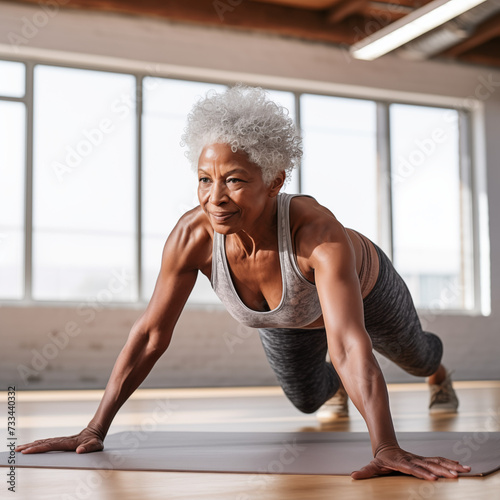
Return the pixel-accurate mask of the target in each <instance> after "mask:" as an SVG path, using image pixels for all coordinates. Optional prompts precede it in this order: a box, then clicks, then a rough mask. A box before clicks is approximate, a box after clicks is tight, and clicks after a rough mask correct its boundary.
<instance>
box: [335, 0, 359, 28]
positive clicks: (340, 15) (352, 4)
mask: <svg viewBox="0 0 500 500" xmlns="http://www.w3.org/2000/svg"><path fill="white" fill-rule="evenodd" d="M367 5H368V0H343V2H342V3H340V4H338V5H337V6H335V7H332V8H331V9H330V10H329V11H328V13H327V14H326V19H327V21H328V22H329V23H331V24H337V23H340V22H342V21H343V20H344V19H345V18H347V17H349V16H350V15H352V14H357V13H360V12H363V10H364V8H365V7H366V6H367Z"/></svg>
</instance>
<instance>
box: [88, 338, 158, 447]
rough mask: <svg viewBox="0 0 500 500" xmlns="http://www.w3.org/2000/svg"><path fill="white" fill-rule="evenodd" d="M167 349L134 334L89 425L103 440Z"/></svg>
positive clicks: (119, 358)
mask: <svg viewBox="0 0 500 500" xmlns="http://www.w3.org/2000/svg"><path fill="white" fill-rule="evenodd" d="M165 349H166V347H165V348H162V349H158V348H155V347H154V344H153V343H152V342H151V340H150V338H149V336H148V335H147V334H140V333H131V334H130V337H129V340H128V341H127V343H126V344H125V346H124V347H123V349H122V351H121V352H120V354H119V355H118V358H117V360H116V362H115V365H114V367H113V370H112V372H111V375H110V378H109V381H108V383H107V385H106V390H105V391H104V395H103V397H102V399H101V402H100V404H99V407H98V409H97V411H96V413H95V415H94V417H93V418H92V420H91V421H90V422H89V425H88V426H89V427H91V428H93V429H95V430H96V431H97V432H98V433H99V435H100V436H101V438H102V439H104V437H105V436H106V434H107V432H108V430H109V427H110V425H111V422H112V421H113V418H114V417H115V415H116V413H117V412H118V410H119V409H120V408H121V406H122V405H123V404H124V403H125V401H126V400H127V399H128V398H129V397H130V396H131V394H132V393H133V392H134V391H135V390H136V389H137V388H138V387H139V385H140V384H141V383H142V382H143V381H144V379H145V378H146V377H147V375H148V374H149V372H150V371H151V369H152V368H153V366H154V364H155V363H156V361H158V359H159V358H160V356H161V355H162V354H163V352H164V351H165Z"/></svg>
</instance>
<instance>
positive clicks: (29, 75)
mask: <svg viewBox="0 0 500 500" xmlns="http://www.w3.org/2000/svg"><path fill="white" fill-rule="evenodd" d="M34 66H35V65H34V64H33V63H32V62H27V63H26V167H25V168H26V179H25V198H24V202H25V205H24V206H25V208H24V210H25V213H24V231H25V232H24V235H25V237H24V300H26V301H32V300H33V293H32V290H33V286H32V283H33V280H32V277H33V147H34V145H33V106H34V97H33V73H34Z"/></svg>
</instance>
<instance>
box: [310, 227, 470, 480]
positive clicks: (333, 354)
mask: <svg viewBox="0 0 500 500" xmlns="http://www.w3.org/2000/svg"><path fill="white" fill-rule="evenodd" d="M325 236H327V237H325ZM332 236H333V237H328V235H322V239H321V243H319V244H317V245H315V246H314V248H310V254H309V255H310V258H309V262H310V264H311V267H312V268H313V269H314V276H315V281H316V287H317V290H318V295H319V299H320V303H321V308H322V311H323V318H324V321H325V328H326V333H327V339H328V352H329V354H330V359H331V360H332V363H333V365H334V367H335V369H336V371H337V373H338V375H339V377H340V379H341V380H342V383H343V384H344V387H345V389H346V391H347V393H348V394H349V396H350V398H351V400H352V402H353V403H354V405H355V406H356V408H357V409H358V410H359V412H360V413H361V415H362V416H363V418H364V420H365V422H366V425H367V427H368V432H369V434H370V439H371V444H372V451H373V456H374V459H373V460H372V461H371V462H370V463H369V464H368V465H367V466H365V467H363V468H362V469H360V470H359V471H355V472H353V473H352V477H353V478H354V479H365V478H369V477H373V476H376V475H381V474H388V473H390V472H392V471H400V472H403V473H405V474H411V475H413V476H416V477H419V478H422V479H429V480H435V479H437V478H438V477H447V478H454V477H457V473H458V472H468V471H469V470H470V468H467V467H464V466H462V465H460V464H459V463H458V462H456V461H454V460H449V459H446V458H442V457H422V456H419V455H414V454H412V453H409V452H407V451H404V450H403V449H401V448H400V446H399V444H398V442H397V439H396V434H395V432H394V426H393V423H392V417H391V413H390V409H389V397H388V394H387V386H386V383H385V380H384V377H383V375H382V372H381V370H380V367H379V365H378V363H377V360H376V358H375V356H374V355H373V351H372V343H371V339H370V337H369V335H368V333H367V331H366V329H365V326H364V315H363V300H362V297H361V290H360V285H359V278H358V276H357V273H356V262H355V255H354V251H353V249H352V246H351V243H350V240H349V239H348V236H347V234H346V232H345V230H343V229H342V231H339V230H335V231H334V235H332Z"/></svg>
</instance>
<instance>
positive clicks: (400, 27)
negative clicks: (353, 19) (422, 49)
mask: <svg viewBox="0 0 500 500" xmlns="http://www.w3.org/2000/svg"><path fill="white" fill-rule="evenodd" d="M485 1H486V0H434V1H433V2H430V3H428V4H426V5H424V6H423V7H421V8H420V9H417V10H415V11H413V12H411V13H410V14H408V15H406V16H405V17H402V18H401V19H398V20H397V21H394V22H393V23H391V24H389V25H387V26H385V27H384V28H382V29H381V30H379V31H377V32H375V33H374V34H373V35H370V36H369V37H367V38H365V39H363V40H361V41H360V42H358V43H355V44H354V45H353V46H352V47H351V49H350V53H351V55H352V56H353V57H355V58H356V59H364V60H366V61H372V60H373V59H376V58H377V57H380V56H383V55H384V54H387V52H390V51H391V50H394V49H397V48H398V47H400V46H401V45H404V44H405V43H408V42H409V41H411V40H413V39H415V38H417V37H419V36H420V35H423V34H424V33H427V32H428V31H430V30H432V29H434V28H437V27H438V26H440V25H441V24H444V23H445V22H447V21H449V20H450V19H453V18H455V17H457V16H459V15H460V14H463V13H464V12H466V11H468V10H470V9H472V8H473V7H476V6H477V5H479V4H481V3H484V2H485Z"/></svg>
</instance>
